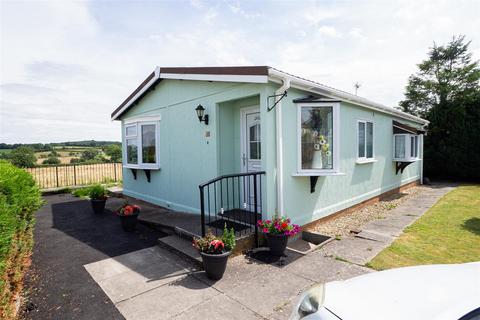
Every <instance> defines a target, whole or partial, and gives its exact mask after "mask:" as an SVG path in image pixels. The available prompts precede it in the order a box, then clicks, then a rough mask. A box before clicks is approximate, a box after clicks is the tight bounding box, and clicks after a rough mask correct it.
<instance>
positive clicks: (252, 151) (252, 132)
mask: <svg viewBox="0 0 480 320" xmlns="http://www.w3.org/2000/svg"><path fill="white" fill-rule="evenodd" d="M249 138H250V139H249V140H250V142H249V150H248V151H249V159H251V160H260V159H261V145H260V144H261V143H260V124H259V123H257V124H255V125H253V126H251V127H250V128H249Z"/></svg>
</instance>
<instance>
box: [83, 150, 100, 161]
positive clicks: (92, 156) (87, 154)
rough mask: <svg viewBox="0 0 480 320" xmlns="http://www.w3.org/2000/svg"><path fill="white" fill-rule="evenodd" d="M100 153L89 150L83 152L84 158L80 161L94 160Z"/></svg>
mask: <svg viewBox="0 0 480 320" xmlns="http://www.w3.org/2000/svg"><path fill="white" fill-rule="evenodd" d="M99 153H100V152H99V151H98V150H97V149H95V148H89V149H87V150H85V151H83V152H82V156H81V157H80V159H82V161H88V160H94V159H95V157H97V156H98V155H99Z"/></svg>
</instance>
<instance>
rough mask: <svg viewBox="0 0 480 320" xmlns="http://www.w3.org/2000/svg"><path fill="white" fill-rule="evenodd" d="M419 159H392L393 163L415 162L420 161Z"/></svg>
mask: <svg viewBox="0 0 480 320" xmlns="http://www.w3.org/2000/svg"><path fill="white" fill-rule="evenodd" d="M420 160H422V159H420V158H394V159H393V162H415V161H420Z"/></svg>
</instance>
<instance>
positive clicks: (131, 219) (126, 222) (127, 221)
mask: <svg viewBox="0 0 480 320" xmlns="http://www.w3.org/2000/svg"><path fill="white" fill-rule="evenodd" d="M119 217H120V221H121V222H122V228H123V230H124V231H126V232H133V231H135V227H136V226H137V218H138V214H132V215H130V216H119Z"/></svg>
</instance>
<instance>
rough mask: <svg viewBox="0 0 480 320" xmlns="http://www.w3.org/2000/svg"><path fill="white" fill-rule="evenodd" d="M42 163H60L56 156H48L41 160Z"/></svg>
mask: <svg viewBox="0 0 480 320" xmlns="http://www.w3.org/2000/svg"><path fill="white" fill-rule="evenodd" d="M42 164H60V159H58V158H57V157H48V158H47V159H45V160H43V161H42Z"/></svg>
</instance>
